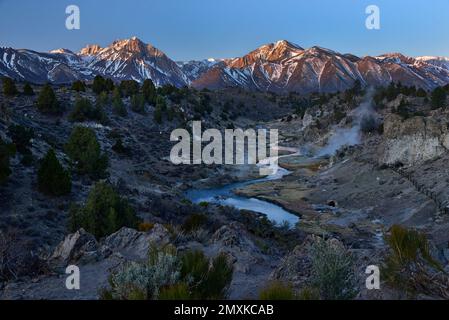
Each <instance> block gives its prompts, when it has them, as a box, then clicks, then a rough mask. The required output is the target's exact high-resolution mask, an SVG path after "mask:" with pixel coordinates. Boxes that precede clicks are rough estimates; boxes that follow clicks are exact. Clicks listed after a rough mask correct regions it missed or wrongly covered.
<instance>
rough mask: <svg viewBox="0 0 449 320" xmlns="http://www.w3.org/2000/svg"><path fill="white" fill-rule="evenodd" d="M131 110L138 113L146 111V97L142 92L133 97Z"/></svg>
mask: <svg viewBox="0 0 449 320" xmlns="http://www.w3.org/2000/svg"><path fill="white" fill-rule="evenodd" d="M131 110H132V111H134V112H137V113H144V112H145V98H144V97H143V95H142V94H135V95H133V96H132V97H131Z"/></svg>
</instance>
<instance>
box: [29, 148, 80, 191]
mask: <svg viewBox="0 0 449 320" xmlns="http://www.w3.org/2000/svg"><path fill="white" fill-rule="evenodd" d="M37 185H38V188H39V191H40V192H42V193H44V194H48V195H52V196H62V195H66V194H69V193H70V190H71V189H72V181H71V178H70V174H69V172H68V171H67V170H65V169H64V167H63V166H62V165H61V164H60V163H59V161H58V158H56V154H55V151H54V150H53V149H50V150H49V151H48V152H47V154H46V155H45V157H44V158H43V159H42V160H41V162H40V166H39V170H38V172H37Z"/></svg>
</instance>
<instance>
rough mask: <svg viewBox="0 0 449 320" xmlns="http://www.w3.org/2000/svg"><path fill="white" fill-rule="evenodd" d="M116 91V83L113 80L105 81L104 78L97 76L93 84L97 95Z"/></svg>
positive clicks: (93, 89)
mask: <svg viewBox="0 0 449 320" xmlns="http://www.w3.org/2000/svg"><path fill="white" fill-rule="evenodd" d="M113 89H114V82H113V81H112V80H111V79H109V78H108V79H105V78H103V77H102V76H95V78H94V81H93V83H92V91H93V92H94V93H96V94H101V93H102V92H111V91H112V90H113Z"/></svg>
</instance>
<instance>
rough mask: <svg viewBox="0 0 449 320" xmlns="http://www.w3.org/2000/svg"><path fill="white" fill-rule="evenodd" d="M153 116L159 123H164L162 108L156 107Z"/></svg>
mask: <svg viewBox="0 0 449 320" xmlns="http://www.w3.org/2000/svg"><path fill="white" fill-rule="evenodd" d="M153 118H154V121H156V123H158V124H161V123H162V110H161V108H159V107H156V109H154V114H153Z"/></svg>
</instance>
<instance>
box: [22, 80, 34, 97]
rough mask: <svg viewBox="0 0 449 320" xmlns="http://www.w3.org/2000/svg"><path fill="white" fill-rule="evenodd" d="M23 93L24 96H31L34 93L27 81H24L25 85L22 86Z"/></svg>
mask: <svg viewBox="0 0 449 320" xmlns="http://www.w3.org/2000/svg"><path fill="white" fill-rule="evenodd" d="M23 94H24V95H26V96H33V95H34V90H33V88H32V87H31V86H30V84H29V83H28V82H27V83H25V85H24V86H23Z"/></svg>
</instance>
